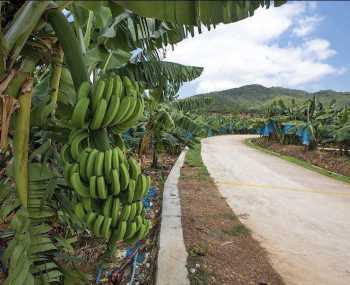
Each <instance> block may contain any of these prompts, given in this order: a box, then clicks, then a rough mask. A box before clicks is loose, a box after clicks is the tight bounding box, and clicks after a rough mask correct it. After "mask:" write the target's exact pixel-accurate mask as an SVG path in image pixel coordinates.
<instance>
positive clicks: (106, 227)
mask: <svg viewBox="0 0 350 285" xmlns="http://www.w3.org/2000/svg"><path fill="white" fill-rule="evenodd" d="M111 224H112V219H111V218H108V217H104V220H103V224H102V230H101V231H100V233H101V234H102V236H103V237H104V238H105V239H106V240H109V239H110V237H111Z"/></svg>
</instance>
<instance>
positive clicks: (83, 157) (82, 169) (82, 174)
mask: <svg viewBox="0 0 350 285" xmlns="http://www.w3.org/2000/svg"><path fill="white" fill-rule="evenodd" d="M88 158H89V153H88V152H87V151H84V152H83V154H82V155H81V157H80V160H79V174H80V177H81V178H82V179H83V180H84V181H88V178H87V175H86V165H87V161H88Z"/></svg>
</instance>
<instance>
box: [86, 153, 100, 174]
mask: <svg viewBox="0 0 350 285" xmlns="http://www.w3.org/2000/svg"><path fill="white" fill-rule="evenodd" d="M97 155H98V150H97V149H93V150H92V151H91V152H90V153H89V157H88V160H87V162H86V176H87V177H88V178H89V177H91V176H93V175H94V174H95V161H96V157H97Z"/></svg>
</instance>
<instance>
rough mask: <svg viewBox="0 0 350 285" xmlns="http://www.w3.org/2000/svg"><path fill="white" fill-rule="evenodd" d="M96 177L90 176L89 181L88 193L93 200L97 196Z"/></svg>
mask: <svg viewBox="0 0 350 285" xmlns="http://www.w3.org/2000/svg"><path fill="white" fill-rule="evenodd" d="M96 188H97V177H96V176H90V179H89V193H90V196H91V197H92V198H94V199H96V198H97V197H98V196H97V189H96Z"/></svg>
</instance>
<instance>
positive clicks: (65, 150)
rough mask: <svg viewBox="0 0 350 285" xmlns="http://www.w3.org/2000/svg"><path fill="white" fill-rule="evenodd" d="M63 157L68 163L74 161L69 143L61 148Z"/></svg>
mask: <svg viewBox="0 0 350 285" xmlns="http://www.w3.org/2000/svg"><path fill="white" fill-rule="evenodd" d="M61 159H62V161H63V162H64V163H66V164H68V163H70V162H72V160H73V158H72V157H71V154H70V147H69V145H68V144H65V145H64V146H63V147H62V149H61Z"/></svg>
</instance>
